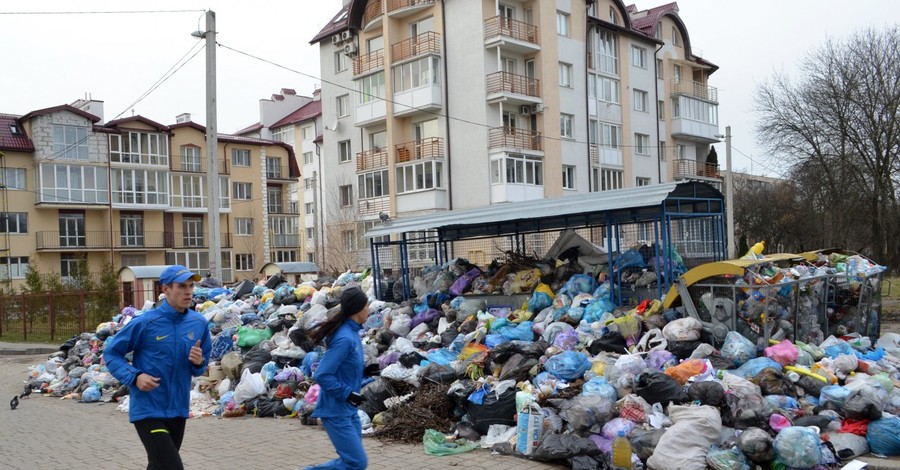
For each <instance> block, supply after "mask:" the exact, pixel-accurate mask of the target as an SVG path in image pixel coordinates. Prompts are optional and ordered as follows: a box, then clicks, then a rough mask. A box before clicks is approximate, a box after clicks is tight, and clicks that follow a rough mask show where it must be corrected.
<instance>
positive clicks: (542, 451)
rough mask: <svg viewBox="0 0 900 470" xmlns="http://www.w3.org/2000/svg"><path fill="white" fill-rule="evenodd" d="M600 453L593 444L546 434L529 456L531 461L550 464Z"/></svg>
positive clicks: (571, 436)
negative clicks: (578, 456) (555, 461)
mask: <svg viewBox="0 0 900 470" xmlns="http://www.w3.org/2000/svg"><path fill="white" fill-rule="evenodd" d="M600 454H602V451H601V450H600V449H599V448H598V447H597V445H596V444H594V442H593V441H592V440H590V439H588V438H585V437H579V436H575V435H572V434H548V435H546V436H545V437H544V440H542V441H541V444H540V445H539V446H538V447H537V449H535V450H534V453H532V454H531V458H532V459H533V460H537V461H539V462H550V461H554V460H562V459H569V458H572V457H575V456H577V455H586V456H598V455H600Z"/></svg>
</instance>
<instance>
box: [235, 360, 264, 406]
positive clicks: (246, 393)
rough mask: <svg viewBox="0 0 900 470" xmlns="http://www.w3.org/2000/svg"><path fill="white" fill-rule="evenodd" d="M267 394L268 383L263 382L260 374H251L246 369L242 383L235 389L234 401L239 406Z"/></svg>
mask: <svg viewBox="0 0 900 470" xmlns="http://www.w3.org/2000/svg"><path fill="white" fill-rule="evenodd" d="M264 393H266V382H265V381H264V380H263V377H262V375H261V374H260V373H259V372H255V373H254V372H250V369H244V372H242V373H241V381H240V382H238V384H237V387H235V388H234V401H235V402H236V403H237V404H239V405H240V404H241V403H244V402H246V401H250V400H252V399H254V398H256V397H258V396H260V395H262V394H264Z"/></svg>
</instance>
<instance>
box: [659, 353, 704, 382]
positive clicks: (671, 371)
mask: <svg viewBox="0 0 900 470" xmlns="http://www.w3.org/2000/svg"><path fill="white" fill-rule="evenodd" d="M706 370H707V364H706V361H705V360H703V359H689V360H687V361H684V362H682V363H681V364H678V365H677V366H674V367H669V368H668V369H666V375H668V376H669V377H672V378H673V379H675V381H676V382H678V385H684V384H686V383H687V381H688V379H690V378H691V377H693V376H695V375H700V374H702V373H704V372H706Z"/></svg>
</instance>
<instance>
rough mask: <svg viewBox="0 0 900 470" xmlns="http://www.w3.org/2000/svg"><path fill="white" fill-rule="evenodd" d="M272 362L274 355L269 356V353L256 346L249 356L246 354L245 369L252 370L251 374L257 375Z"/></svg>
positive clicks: (249, 352)
mask: <svg viewBox="0 0 900 470" xmlns="http://www.w3.org/2000/svg"><path fill="white" fill-rule="evenodd" d="M271 360H272V355H271V354H269V351H266V350H265V349H261V348H260V347H259V345H256V346H254V347H253V349H251V350H250V351H248V352H247V354H244V369H250V372H251V373H253V374H255V373H257V372H259V371H261V370H262V367H263V366H264V365H265V364H266V363H267V362H269V361H271Z"/></svg>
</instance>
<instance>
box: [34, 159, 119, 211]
mask: <svg viewBox="0 0 900 470" xmlns="http://www.w3.org/2000/svg"><path fill="white" fill-rule="evenodd" d="M108 182H109V181H108V176H107V173H106V168H105V167H100V166H80V165H56V164H45V165H41V168H40V188H41V189H40V192H39V193H38V199H39V200H40V202H63V203H67V202H84V203H108V202H109V193H108V191H107V189H108V187H109V186H108Z"/></svg>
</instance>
